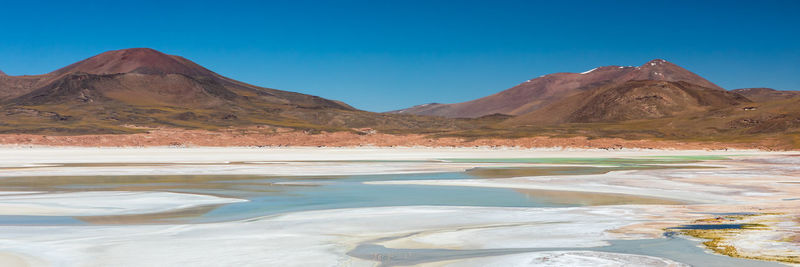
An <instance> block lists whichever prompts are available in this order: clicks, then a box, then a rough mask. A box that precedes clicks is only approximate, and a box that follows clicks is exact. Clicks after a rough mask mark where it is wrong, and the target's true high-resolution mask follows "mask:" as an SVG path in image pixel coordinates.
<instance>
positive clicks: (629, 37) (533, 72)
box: [0, 0, 800, 111]
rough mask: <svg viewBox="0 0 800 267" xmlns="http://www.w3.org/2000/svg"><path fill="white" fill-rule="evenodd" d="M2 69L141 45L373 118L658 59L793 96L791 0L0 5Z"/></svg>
mask: <svg viewBox="0 0 800 267" xmlns="http://www.w3.org/2000/svg"><path fill="white" fill-rule="evenodd" d="M0 6H2V7H3V9H4V10H3V12H2V16H0V25H3V31H2V34H0V70H3V71H4V72H6V73H8V74H10V75H22V74H41V73H47V72H50V71H53V70H55V69H57V68H60V67H63V66H65V65H67V64H70V63H74V62H76V61H78V60H81V59H84V58H87V57H90V56H92V55H95V54H98V53H101V52H103V51H106V50H115V49H122V48H131V47H150V48H154V49H157V50H160V51H162V52H165V53H168V54H175V55H181V56H184V57H186V58H189V59H191V60H193V61H195V62H197V63H199V64H201V65H203V66H206V67H207V68H209V69H211V70H213V71H216V72H218V73H220V74H222V75H225V76H228V77H231V78H234V79H238V80H241V81H245V82H248V83H251V84H255V85H259V86H264V87H270V88H276V89H283V90H290V91H298V92H303V93H309V94H314V95H319V96H322V97H326V98H332V99H337V100H343V101H345V102H347V103H349V104H352V105H353V106H355V107H357V108H361V109H365V110H370V111H388V110H393V109H399V108H404V107H408V106H412V105H416V104H422V103H428V102H441V103H453V102H461V101H466V100H471V99H474V98H478V97H482V96H486V95H489V94H492V93H495V92H498V91H501V90H504V89H506V88H509V87H511V86H514V85H516V84H518V83H520V82H523V81H525V80H527V79H529V78H533V77H537V76H540V75H544V74H548V73H554V72H582V71H585V70H588V69H591V68H594V67H596V66H603V65H641V64H644V63H645V62H647V61H648V60H650V59H654V58H663V59H666V60H669V61H671V62H673V63H676V64H678V65H681V66H683V67H685V68H687V69H689V70H691V71H694V72H696V73H698V74H700V75H701V76H704V77H705V78H707V79H709V80H711V81H712V82H715V83H717V84H719V85H720V86H722V87H725V88H727V89H735V88H742V87H772V88H776V89H792V90H793V89H800V16H798V15H797V12H798V11H800V1H488V0H487V1H469V0H465V1H435V0H428V1H416V0H404V1H389V0H386V1H346V0H341V1H186V2H181V1H103V2H100V1H97V2H91V1H69V2H67V1H52V2H51V1H13V2H10V1H3V2H0Z"/></svg>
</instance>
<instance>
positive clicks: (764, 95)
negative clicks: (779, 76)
mask: <svg viewBox="0 0 800 267" xmlns="http://www.w3.org/2000/svg"><path fill="white" fill-rule="evenodd" d="M731 91H733V92H735V93H738V94H740V95H743V96H745V97H747V98H748V99H750V100H753V101H755V102H770V101H779V100H785V99H789V98H795V97H800V91H780V90H775V89H772V88H742V89H736V90H731Z"/></svg>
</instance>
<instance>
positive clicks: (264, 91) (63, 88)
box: [0, 48, 454, 134]
mask: <svg viewBox="0 0 800 267" xmlns="http://www.w3.org/2000/svg"><path fill="white" fill-rule="evenodd" d="M453 123H454V122H452V121H449V120H441V119H435V118H421V117H414V116H401V115H388V114H378V113H371V112H366V111H360V110H357V109H355V108H353V107H351V106H349V105H347V104H345V103H343V102H340V101H335V100H330V99H325V98H321V97H318V96H312V95H307V94H301V93H295V92H288V91H282V90H276V89H270V88H263V87H259V86H254V85H250V84H246V83H243V82H240V81H236V80H233V79H230V78H227V77H224V76H222V75H219V74H217V73H215V72H213V71H211V70H208V69H206V68H204V67H202V66H200V65H198V64H196V63H194V62H192V61H190V60H187V59H185V58H183V57H179V56H174V55H167V54H164V53H161V52H159V51H156V50H153V49H148V48H133V49H123V50H116V51H108V52H105V53H102V54H99V55H96V56H93V57H91V58H88V59H86V60H82V61H80V62H77V63H74V64H71V65H69V66H66V67H64V68H61V69H58V70H56V71H53V72H51V73H47V74H42V75H31V76H7V75H0V133H2V132H55V133H68V134H82V133H96V132H101V133H104V132H111V133H114V132H128V131H131V130H135V127H133V128H131V127H129V126H146V127H151V126H157V127H160V126H163V127H179V128H190V129H218V128H221V127H233V126H249V125H270V126H276V127H290V128H300V129H328V130H347V129H350V128H358V127H386V128H393V129H419V128H427V127H433V128H437V129H438V128H445V129H447V128H448V127H454V126H453Z"/></svg>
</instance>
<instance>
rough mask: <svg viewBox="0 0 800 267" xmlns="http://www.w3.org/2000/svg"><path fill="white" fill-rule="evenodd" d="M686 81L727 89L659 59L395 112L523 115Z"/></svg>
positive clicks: (538, 80)
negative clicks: (638, 86)
mask: <svg viewBox="0 0 800 267" xmlns="http://www.w3.org/2000/svg"><path fill="white" fill-rule="evenodd" d="M636 80H651V81H684V82H688V83H692V84H696V85H699V86H702V87H706V88H711V89H716V90H723V89H722V88H721V87H719V86H717V85H716V84H714V83H712V82H709V81H708V80H706V79H704V78H703V77H700V76H699V75H697V74H694V73H692V72H690V71H688V70H686V69H684V68H681V67H680V66H678V65H675V64H672V63H670V62H667V61H666V60H662V59H655V60H651V61H649V62H647V63H645V64H644V65H642V66H639V67H623V66H606V67H599V68H595V69H592V70H589V71H586V72H583V73H555V74H550V75H545V76H541V77H539V78H536V79H532V80H529V81H526V82H524V83H521V84H519V85H517V86H515V87H512V88H510V89H507V90H505V91H502V92H499V93H496V94H493V95H490V96H486V97H483V98H479V99H476V100H472V101H468V102H462V103H457V104H428V105H419V106H415V107H411V108H408V109H403V110H397V111H393V113H402V114H418V115H431V116H443V117H451V118H461V117H468V118H473V117H480V116H484V115H489V114H495V113H500V114H507V115H521V114H525V113H528V112H531V111H534V110H537V109H539V108H542V107H545V106H547V105H549V104H552V103H555V102H557V101H559V100H561V99H564V98H567V97H570V96H573V95H576V94H580V93H582V92H585V91H590V90H592V89H596V88H599V87H604V86H609V85H612V86H613V85H619V84H623V83H625V82H628V81H636Z"/></svg>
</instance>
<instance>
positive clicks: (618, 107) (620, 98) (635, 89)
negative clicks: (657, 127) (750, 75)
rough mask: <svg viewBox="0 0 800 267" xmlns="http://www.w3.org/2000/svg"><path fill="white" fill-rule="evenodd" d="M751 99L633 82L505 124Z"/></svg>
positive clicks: (640, 114)
mask: <svg viewBox="0 0 800 267" xmlns="http://www.w3.org/2000/svg"><path fill="white" fill-rule="evenodd" d="M749 102H751V101H750V100H749V99H747V98H745V97H744V96H741V95H739V94H736V93H732V92H728V91H724V90H718V89H716V88H707V87H702V86H699V85H695V84H691V83H688V82H665V81H647V80H645V81H629V82H626V83H623V84H619V85H608V86H603V87H600V88H596V89H593V90H589V91H585V92H582V93H579V94H576V95H573V96H570V97H567V98H564V99H561V100H559V101H556V102H554V103H552V104H550V105H547V106H545V107H543V108H541V109H538V110H535V111H533V112H530V113H526V114H522V115H520V116H517V117H515V118H512V119H509V120H508V121H506V122H505V123H504V124H505V125H525V124H558V123H586V122H620V121H627V120H637V119H658V118H666V117H672V116H678V115H684V114H692V113H699V112H704V111H708V110H712V109H721V108H727V107H731V106H736V105H739V104H742V103H749Z"/></svg>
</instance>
